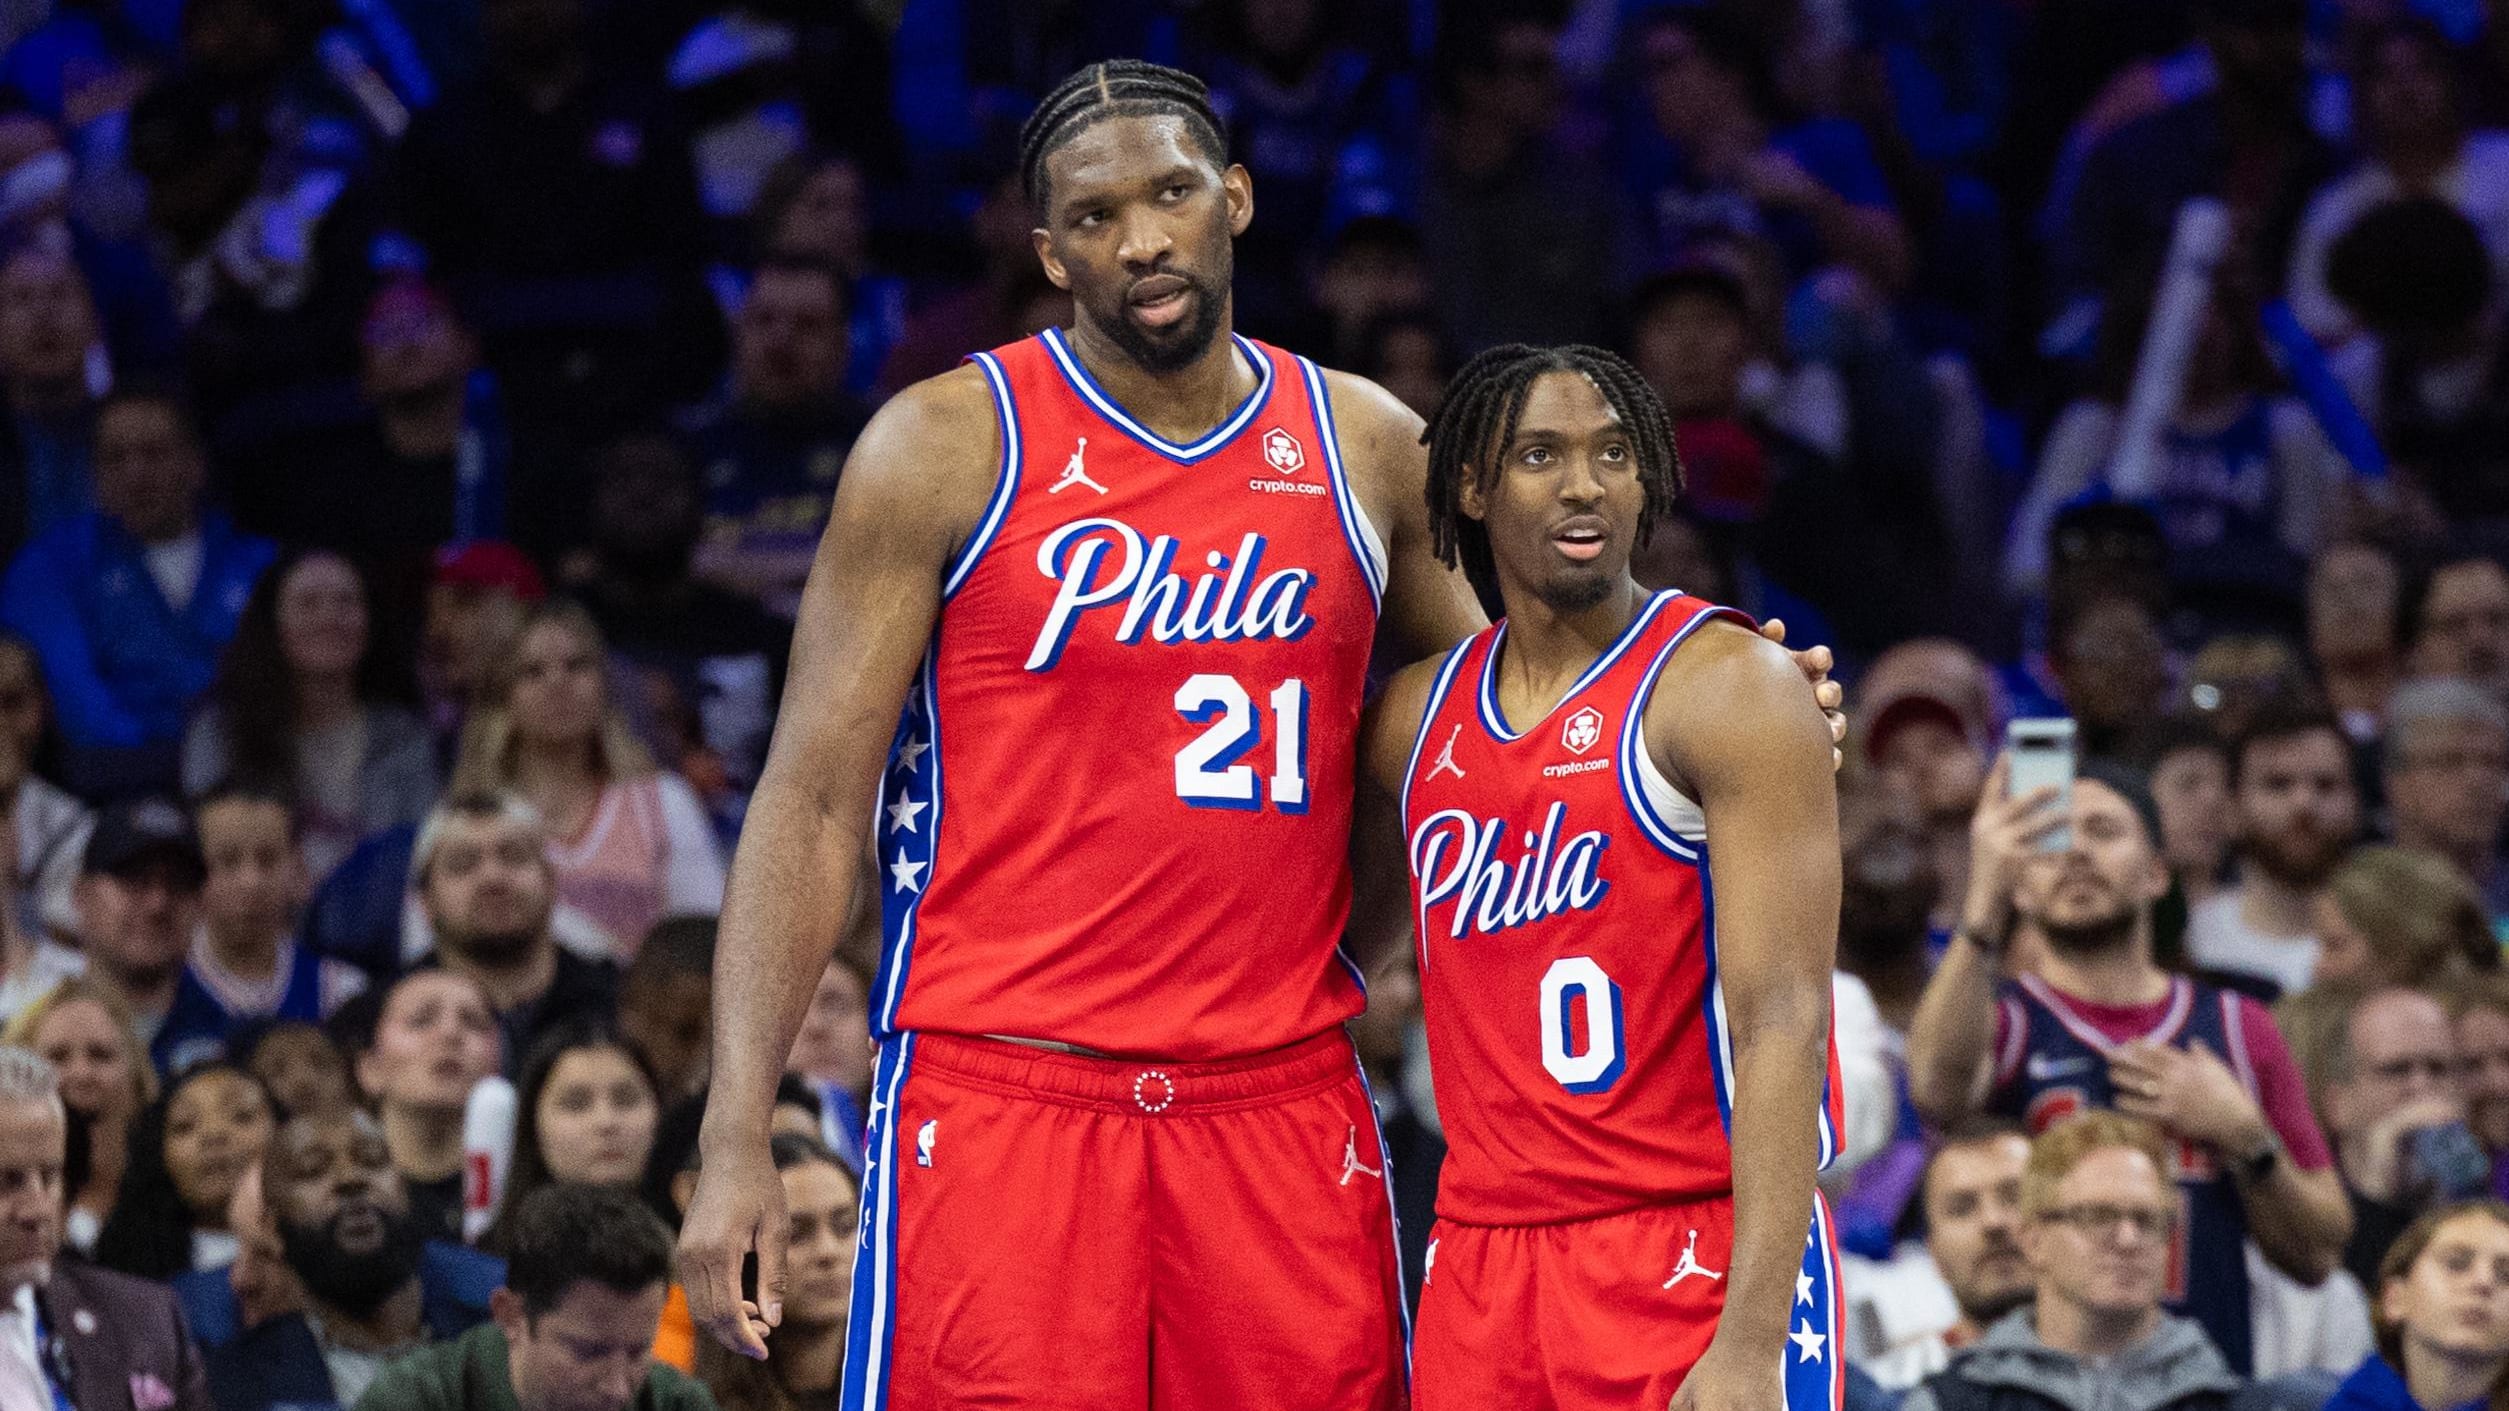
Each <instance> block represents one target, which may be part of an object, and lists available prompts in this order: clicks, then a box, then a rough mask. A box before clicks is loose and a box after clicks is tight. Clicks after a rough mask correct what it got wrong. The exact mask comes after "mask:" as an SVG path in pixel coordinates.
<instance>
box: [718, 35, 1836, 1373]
mask: <svg viewBox="0 0 2509 1411" xmlns="http://www.w3.org/2000/svg"><path fill="white" fill-rule="evenodd" d="M1021 162H1022V169H1023V175H1024V178H1025V182H1026V185H1027V189H1028V193H1029V195H1030V197H1031V199H1032V201H1033V203H1034V205H1035V209H1036V214H1037V219H1038V225H1039V228H1038V230H1037V231H1036V232H1035V236H1034V239H1035V244H1036V248H1037V253H1038V257H1039V259H1040V261H1041V262H1042V264H1043V266H1044V268H1045V271H1046V274H1047V275H1048V276H1049V277H1050V278H1051V279H1052V280H1053V281H1054V282H1055V283H1056V284H1057V285H1059V286H1061V287H1063V288H1066V289H1069V290H1070V291H1071V292H1072V295H1073V303H1074V307H1075V319H1074V322H1073V325H1072V327H1071V328H1070V329H1068V330H1052V331H1049V332H1047V333H1045V334H1042V335H1040V336H1038V337H1036V338H1033V339H1029V340H1025V341H1023V342H1020V343H1016V344H1012V345H1010V346H1007V347H1004V348H1000V349H996V350H994V351H992V352H988V353H980V354H978V355H976V356H975V357H974V358H972V359H971V360H970V361H969V362H968V363H967V364H966V365H964V366H962V367H960V368H958V369H956V370H955V371H952V372H950V373H947V374H944V375H942V376H939V377H936V378H933V379H931V380H929V381H926V382H922V383H919V384H917V385H915V386H913V387H910V388H908V389H906V390H905V391H904V392H902V393H900V394H899V395H898V396H897V397H896V398H894V399H893V400H891V401H890V402H889V403H888V404H887V405H886V406H885V407H883V408H882V409H881V411H880V413H879V414H878V415H877V416H876V417H875V418H874V419H873V420H872V422H871V424H870V426H869V427H868V428H867V429H866V430H865V431H864V433H863V436H862V438H861V440H860V441H859V442H858V443H857V445H856V446H855V449H854V452H853V455H852V457H851V459H850V461H849V463H848V465H847V467H846V470H845V473H844V476H843V478H842V482H841V488H840V489H839V491H838V493H837V497H836V505H835V510H834V515H833V519H832V522H831V523H830V525H829V528H828V532H827V534H826V537H825V538H824V540H823V541H822V544H821V548H820V551H819V558H818V562H817V565H816V567H815V568H814V570H813V573H812V575H811V580H810V584H809V586H808V588H807V590H806V591H805V593H804V597H803V604H802V612H801V620H800V623H799V626H798V630H797V632H796V635H795V640H794V652H793V662H792V667H791V671H790V681H789V685H788V689H787V692H786V700H785V707H784V710H783V714H782V720H781V723H780V727H779V728H778V730H777V732H776V736H775V742H774V745H773V748H772V750H771V752H770V756H769V760H768V763H767V767H766V771H765V774H764V777H763V778H762V779H761V780H760V783H759V787H758V790H757V793H756V795H755V796H754V798H753V800H752V803H751V806H750V813H749V819H748V826H747V828H746V829H745V830H744V836H743V839H742V843H741V847H740V850H739V853H738V856H737V858H736V859H735V862H734V865H733V869H732V880H731V886H730V890H729V893H728V895H727V897H726V904H725V909H724V916H723V924H722V943H721V948H720V955H719V959H718V963H717V972H716V973H717V977H718V988H717V994H718V998H717V1005H718V1006H719V1009H718V1017H717V1023H716V1026H715V1034H716V1039H715V1049H714V1075H715V1077H714V1084H713V1089H712V1096H711V1100H710V1103H709V1107H708V1110H707V1113H706V1119H705V1127H704V1133H703V1152H704V1175H703V1177H702V1179H701V1180H700V1183H699V1186H698V1191H697V1194H696V1197H695V1201H694V1204H693V1205H692V1208H691V1210H690V1213H689V1217H688V1220H687V1222H686V1226H685V1232H684V1236H683V1241H682V1261H683V1262H682V1265H681V1276H682V1280H683V1282H684V1283H685V1284H686V1285H687V1287H688V1289H689V1296H690V1303H691V1310H692V1313H693V1314H694V1316H695V1317H696V1318H697V1319H698V1320H699V1321H700V1322H702V1323H704V1324H706V1325H707V1327H708V1328H709V1329H710V1330H711V1331H712V1332H713V1333H714V1334H715V1335H716V1336H717V1337H719V1338H721V1339H722V1340H723V1341H724V1342H725V1343H727V1345H730V1346H732V1347H734V1348H735V1349H736V1350H740V1351H744V1352H746V1353H748V1354H749V1355H752V1356H760V1355H764V1352H765V1341H764V1339H765V1335H766V1333H767V1332H768V1330H769V1329H771V1328H772V1327H773V1326H774V1325H775V1323H776V1321H777V1319H778V1317H779V1313H780V1310H779V1308H778V1295H779V1290H780V1289H781V1287H782V1281H783V1277H784V1271H783V1244H784V1224H783V1221H784V1216H783V1211H782V1205H781V1196H780V1186H779V1185H778V1183H777V1179H776V1177H775V1174H774V1172H773V1170H772V1169H771V1167H770V1166H769V1164H768V1160H767V1142H766V1132H767V1122H768V1113H769V1110H770V1108H769V1104H770V1102H771V1100H772V1093H773V1089H774V1086H775V1079H776V1076H777V1073H778V1071H779V1069H780V1068H781V1066H782V1063H783V1060H784V1056H785V1053H786V1051H787V1048H788V1046H789V1043H790V1040H791V1038H792V1036H793V1032H794V1029H795V1027H796V1025H797V1024H798V1022H799V1020H800V1016H801V1010H802V1007H803V1005H804V1003H805V1001H806V1000H807V998H808V996H809V994H810V991H811V988H812V984H813V981H814V980H815V979H816V977H817V975H818V972H819V969H820V966H821V965H822V964H823V962H824V961H825V959H826V957H827V954H828V952H829V950H830V949H831V947H832V946H833V944H834V942H835V939H836V933H837V928H838V924H839V921H840V918H842V917H843V916H844V915H845V914H846V912H847V907H848V903H849V898H850V896H851V893H852V889H853V886H854V878H855V877H856V875H857V874H856V866H855V859H856V857H857V856H858V855H859V852H860V849H861V846H862V839H863V826H862V825H863V821H864V820H865V818H866V817H869V818H871V819H873V820H874V822H873V829H874V831H873V837H874V841H875V843H876V846H877V849H878V870H877V872H876V874H874V876H875V877H876V881H877V885H878V887H879V893H880V898H879V899H880V902H881V906H882V914H883V931H884V937H883V940H884V945H883V955H882V958H881V963H880V968H879V971H878V974H877V977H876V980H875V983H874V987H873V993H872V995H871V1013H872V1028H873V1030H874V1033H875V1035H876V1036H877V1038H878V1040H879V1056H878V1059H877V1061H876V1064H875V1067H874V1075H873V1088H872V1101H871V1107H870V1114H869V1115H870V1121H869V1130H868V1134H867V1139H866V1142H867V1144H866V1147H865V1155H866V1172H865V1180H864V1187H863V1224H862V1245H861V1249H860V1253H859V1256H858V1258H857V1260H856V1264H855V1284H854V1292H855V1302H854V1307H853V1312H852V1315H851V1320H850V1324H849V1338H850V1342H849V1345H848V1349H847V1354H846V1366H845V1373H844V1378H843V1392H842V1402H843V1405H844V1406H846V1407H848V1408H870V1407H896V1408H920V1407H936V1406H945V1405H946V1406H957V1405H975V1404H981V1405H988V1406H1006V1407H1054V1408H1079V1411H1094V1408H1138V1407H1150V1406H1174V1407H1194V1408H1229V1407H1250V1408H1251V1407H1290V1406H1295V1407H1299V1408H1317V1409H1318V1411H1336V1409H1338V1408H1369V1409H1370V1411H1373V1409H1374V1408H1387V1407H1396V1406H1399V1405H1400V1404H1401V1403H1402V1401H1403V1399H1404V1394H1405V1393H1404V1385H1405V1371H1404V1365H1405V1363H1404V1337H1405V1328H1404V1326H1403V1311H1402V1310H1403V1299H1402V1296H1401V1289H1400V1287H1399V1273H1398V1264H1397V1261H1396V1257H1395V1246H1394V1238H1393V1228H1392V1219H1391V1214H1390V1207H1389V1202H1388V1198H1387V1188H1386V1185H1385V1180H1384V1177H1383V1171H1384V1166H1385V1161H1384V1154H1383V1148H1382V1146H1381V1144H1380V1142H1379V1138H1378V1134H1377V1131H1376V1126H1375V1119H1374V1115H1373V1108H1372V1106H1371V1104H1370V1102H1369V1099H1368V1094H1367V1091H1366V1088H1365V1084H1364V1080H1363V1079H1362V1077H1361V1074H1360V1070H1359V1066H1358V1064H1357V1062H1356V1060H1355V1058H1354V1057H1353V1054H1352V1051H1351V1049H1350V1045H1349V1042H1348V1040H1347V1039H1346V1038H1345V1037H1344V1035H1343V1032H1342V1027H1341V1026H1342V1024H1343V1022H1344V1021H1345V1020H1347V1019H1349V1018H1350V1017H1351V1016H1352V1015H1353V1014H1355V1013H1357V1012H1358V1010H1359V1008H1360V1005H1361V993H1360V986H1359V972H1358V969H1357V967H1355V966H1354V965H1353V964H1352V963H1351V962H1350V960H1349V958H1348V957H1347V956H1344V955H1341V954H1338V953H1337V945H1338V943H1339V942H1340V941H1341V939H1342V934H1343V930H1344V922H1345V918H1346V916H1347V915H1348V913H1349V910H1350V901H1351V891H1352V885H1351V878H1350V871H1349V867H1348V865H1347V856H1348V845H1349V841H1350V821H1351V809H1352V796H1353V787H1354V775H1355V758H1356V754H1357V742H1358V725H1359V713H1360V705H1361V696H1362V691H1363V684H1364V683H1363V676H1364V671H1365V667H1366V663H1367V658H1368V654H1369V647H1370V643H1371V641H1372V639H1373V637H1374V636H1375V633H1376V628H1377V618H1378V614H1379V610H1380V606H1381V605H1382V607H1383V610H1384V611H1385V612H1386V613H1387V614H1388V615H1389V616H1390V618H1391V622H1390V624H1389V625H1390V626H1391V628H1392V629H1393V636H1394V638H1395V640H1397V641H1399V642H1401V643H1404V644H1407V645H1409V646H1410V647H1411V648H1412V650H1414V651H1415V652H1421V653H1425V652H1429V651H1435V650H1440V649H1442V648H1443V647H1445V646H1447V645H1449V644H1451V643H1452V642H1454V641H1456V640H1458V639H1460V638H1461V637H1463V636H1465V635H1466V634H1468V633H1470V632H1472V631H1475V630H1477V629H1478V628H1479V627H1480V626H1481V623H1482V618H1481V615H1480V612H1479V610H1478V608H1477V606H1476V605H1475V603H1474V600H1473V598H1472V595H1471V593H1470V591H1469V589H1468V587H1467V586H1466V584H1465V583H1464V581H1463V580H1462V579H1461V578H1460V577H1458V576H1456V575H1455V574H1454V573H1453V572H1452V571H1451V570H1450V569H1449V568H1448V567H1447V566H1446V565H1444V564H1443V563H1441V562H1440V560H1439V559H1438V557H1437V556H1436V554H1435V553H1434V552H1433V550H1432V541H1431V538H1430V532H1429V525H1428V517H1427V504H1426V500H1425V498H1424V496H1423V494H1422V486H1423V479H1422V477H1423V474H1424V470H1423V466H1424V457H1423V455H1422V452H1421V449H1420V443H1419V436H1420V422H1419V420H1418V419H1417V418H1416V417H1414V416H1412V415H1411V414H1410V413H1409V412H1408V411H1406V410H1405V409H1404V408H1403V407H1402V406H1401V405H1400V404H1399V403H1398V402H1396V401H1395V400H1394V399H1393V398H1392V397H1391V396H1389V395H1388V394H1387V393H1385V392H1384V391H1383V390H1382V389H1380V388H1378V387H1376V386H1374V385H1373V384H1371V383H1368V382H1366V381H1363V380H1361V379H1358V378H1355V377H1348V376H1345V375H1343V374H1339V373H1331V372H1325V371H1322V370H1320V369H1318V368H1317V367H1315V366H1314V365H1313V364H1311V363H1309V362H1307V361H1306V360H1304V359H1302V358H1298V357H1294V356H1292V355H1290V354H1288V353H1285V352H1282V351H1280V350H1278V349H1274V348H1270V347H1266V346H1264V345H1262V344H1259V343H1256V342H1253V341H1251V340H1248V339H1245V338H1241V337H1238V336H1236V335H1235V334H1234V333H1233V332H1232V331H1231V328H1230V241H1231V240H1232V238H1233V237H1234V236H1235V235H1236V234H1237V233H1239V232H1241V231H1243V230H1244V229H1245V228H1246V225H1247V222H1248V221H1249V220H1250V219H1251V218H1252V216H1253V211H1254V205H1253V195H1252V187H1251V184H1250V183H1249V181H1248V178H1247V174H1246V172H1245V169H1244V168H1242V167H1239V166H1235V165H1232V164H1230V163H1229V161H1228V159H1227V153H1226V147H1225V140H1224V137H1223V134H1222V130H1221V126H1220V123H1219V120H1218V118H1217V117H1216V116H1215V115H1214V114H1213V113H1212V111H1211V108H1210V104H1209V102H1208V99H1207V98H1206V96H1205V94H1204V91H1203V88H1202V85H1201V84H1200V82H1199V81H1197V80H1195V79H1193V78H1192V77H1191V76H1189V75H1186V74H1182V73H1178V72H1176V71H1174V70H1171V69H1165V68H1160V67H1158V66H1155V65H1149V64H1141V63H1130V62H1125V63H1107V64H1100V65H1093V66H1091V67H1089V68H1087V69H1084V70H1082V71H1080V72H1078V73H1076V74H1074V75H1073V76H1072V77H1071V78H1070V79H1068V80H1066V81H1065V82H1064V83H1063V84H1061V85H1060V86H1059V87H1057V88H1056V89H1055V90H1054V91H1053V92H1052V93H1050V94H1049V95H1047V97H1046V98H1045V99H1044V100H1043V101H1042V102H1041V103H1040V104H1039V106H1038V108H1037V110H1036V111H1035V113H1033V114H1032V115H1031V116H1030V118H1029V120H1028V123H1027V125H1026V127H1025V129H1024V130H1023V133H1022V141H1021ZM1825 664H1826V654H1825V653H1820V652H1818V651H1817V650H1816V651H1815V652H1813V653H1809V654H1807V655H1806V659H1805V661H1804V668H1805V670H1806V671H1807V672H1817V669H1818V668H1820V667H1821V666H1823V665H1825ZM1795 689H1796V691H1797V693H1798V695H1802V694H1803V690H1802V685H1801V679H1800V677H1798V679H1797V684H1796V688H1795ZM1824 689H1829V690H1834V687H1826V688H1824ZM875 805H876V808H875ZM752 1250H755V1252H756V1254H757V1257H758V1273H757V1288H758V1294H757V1295H756V1297H755V1298H754V1300H751V1299H744V1297H743V1287H742V1261H743V1258H744V1256H745V1255H747V1254H748V1253H749V1252H750V1251H752Z"/></svg>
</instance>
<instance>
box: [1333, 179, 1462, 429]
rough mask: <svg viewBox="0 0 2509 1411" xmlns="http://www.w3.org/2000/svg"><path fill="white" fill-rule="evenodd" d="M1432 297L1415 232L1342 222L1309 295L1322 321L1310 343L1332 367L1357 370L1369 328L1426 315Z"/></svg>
mask: <svg viewBox="0 0 2509 1411" xmlns="http://www.w3.org/2000/svg"><path fill="white" fill-rule="evenodd" d="M1433 292H1434V291H1433V290H1432V289H1431V288H1430V286H1429V270H1428V264H1427V262H1426V259H1425V257H1424V255H1423V254H1422V251H1421V243H1420V231H1419V228H1418V227H1416V226H1414V225H1412V224H1411V222H1409V221H1406V220H1404V219H1402V218H1401V217H1399V216H1360V217H1358V218H1356V219H1354V220H1350V221H1347V222H1345V223H1344V224H1343V225H1342V227H1341V229H1339V230H1337V231H1335V232H1334V233H1333V237H1332V239H1331V240H1329V241H1327V242H1326V244H1325V247H1324V251H1323V255H1322V257H1321V258H1320V259H1319V260H1318V261H1317V263H1316V270H1315V278H1314V281H1313V283H1312V285H1311V287H1310V288H1309V289H1308V301H1309V302H1310V303H1312V304H1313V305H1314V306H1315V309H1316V312H1317V314H1318V315H1319V317H1320V319H1321V320H1322V324H1321V326H1320V327H1318V328H1317V329H1316V330H1315V331H1314V333H1313V334H1312V335H1311V340H1312V343H1313V345H1314V346H1316V347H1319V348H1324V349H1329V350H1330V351H1331V354H1332V356H1331V359H1330V361H1331V362H1332V364H1333V365H1334V366H1336V367H1356V366H1358V365H1359V364H1360V363H1361V362H1362V361H1363V351H1362V349H1363V343H1364V335H1365V334H1366V333H1367V332H1368V330H1369V329H1370V328H1372V327H1374V326H1375V325H1376V324H1377V323H1379V322H1380V321H1382V320H1385V319H1387V318H1390V317H1392V316H1395V315H1398V314H1418V313H1422V312H1425V311H1426V310H1427V309H1428V307H1429V302H1430V297H1431V295H1432V293H1433ZM1405 405H1410V403H1408V402H1406V403H1405ZM1412 410H1414V411H1418V410H1419V408H1418V407H1416V406H1414V407H1413V408H1412ZM1423 415H1424V416H1425V415H1426V413H1423Z"/></svg>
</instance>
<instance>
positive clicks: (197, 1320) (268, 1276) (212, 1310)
mask: <svg viewBox="0 0 2509 1411" xmlns="http://www.w3.org/2000/svg"><path fill="white" fill-rule="evenodd" d="M271 1140H272V1144H273V1146H274V1147H275V1145H276V1144H277V1138H276V1137H273V1138H272V1139H271ZM261 1172H262V1168H261V1167H260V1166H258V1165H257V1166H255V1167H253V1169H251V1170H250V1171H247V1172H245V1173H244V1177H243V1179H242V1180H239V1181H237V1182H236V1183H235V1198H234V1199H233V1200H230V1201H228V1202H227V1228H228V1229H229V1230H232V1231H234V1232H235V1240H236V1252H235V1262H234V1263H232V1264H229V1265H228V1266H227V1267H225V1268H223V1269H186V1270H184V1271H183V1272H182V1273H180V1274H177V1275H175V1276H174V1296H175V1297H176V1298H178V1299H180V1300H182V1303H183V1322H184V1324H185V1326H187V1327H189V1328H190V1329H191V1330H192V1339H193V1341H195V1342H197V1343H199V1344H200V1345H201V1347H202V1348H203V1349H204V1350H206V1351H207V1352H208V1353H209V1354H210V1358H211V1362H210V1374H209V1391H210V1394H211V1395H212V1396H218V1395H222V1394H224V1393H225V1392H226V1391H227V1390H228V1384H229V1381H230V1379H229V1378H228V1377H226V1376H225V1375H223V1370H222V1369H220V1368H219V1367H218V1365H217V1361H216V1358H217V1352H218V1349H220V1348H222V1347H226V1346H229V1345H230V1344H232V1343H233V1342H234V1341H235V1339H236V1338H237V1337H238V1336H239V1335H240V1334H242V1332H243V1331H244V1330H245V1329H247V1328H258V1327H260V1326H261V1325H262V1324H264V1323H267V1322H269V1321H271V1320H272V1319H274V1318H280V1317H284V1316H286V1315H288V1314H291V1313H296V1312H299V1311H301V1310H302V1309H303V1308H304V1306H305V1285H304V1282H303V1281H302V1280H300V1279H298V1278H297V1277H296V1272H295V1271H294V1270H292V1269H290V1268H288V1266H287V1251H286V1250H285V1249H284V1248H283V1247H282V1246H281V1244H280V1242H279V1227H278V1222H276V1221H275V1220H273V1219H271V1218H270V1202H269V1201H268V1200H267V1199H265V1198H264V1196H263V1192H262V1179H261Z"/></svg>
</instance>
